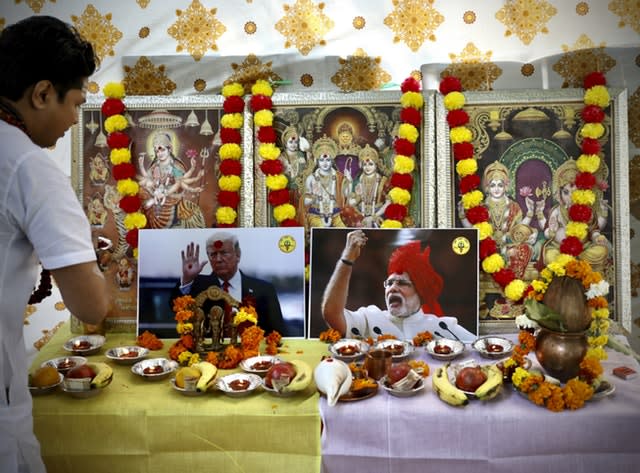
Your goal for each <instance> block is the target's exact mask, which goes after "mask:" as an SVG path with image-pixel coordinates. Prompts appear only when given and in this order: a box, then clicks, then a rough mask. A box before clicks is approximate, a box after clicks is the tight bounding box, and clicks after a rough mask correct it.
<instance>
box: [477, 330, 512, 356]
mask: <svg viewBox="0 0 640 473" xmlns="http://www.w3.org/2000/svg"><path fill="white" fill-rule="evenodd" d="M471 347H472V348H473V349H474V350H476V351H477V352H478V353H480V356H483V357H484V358H489V359H496V358H505V357H507V356H509V355H510V354H511V352H512V351H513V343H512V342H511V341H510V340H507V339H506V338H502V337H496V336H493V335H491V336H488V337H480V338H478V339H476V341H475V342H473V343H472V344H471Z"/></svg>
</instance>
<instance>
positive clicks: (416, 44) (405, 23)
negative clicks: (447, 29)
mask: <svg viewBox="0 0 640 473" xmlns="http://www.w3.org/2000/svg"><path fill="white" fill-rule="evenodd" d="M433 2H434V0H393V11H392V12H391V13H390V14H389V15H388V16H386V17H385V19H384V24H385V26H388V27H389V28H390V29H391V31H393V33H394V35H395V36H394V37H393V42H394V43H398V42H400V41H404V42H405V44H406V45H407V46H409V49H411V51H413V52H416V51H417V50H418V49H420V46H422V44H423V43H424V42H425V40H427V39H428V40H430V41H435V40H436V35H435V34H434V32H435V30H436V29H437V28H438V27H439V26H440V25H441V24H442V23H443V22H444V16H442V15H441V14H440V12H439V11H438V10H436V9H435V8H433V7H432V6H431V5H432V4H433Z"/></svg>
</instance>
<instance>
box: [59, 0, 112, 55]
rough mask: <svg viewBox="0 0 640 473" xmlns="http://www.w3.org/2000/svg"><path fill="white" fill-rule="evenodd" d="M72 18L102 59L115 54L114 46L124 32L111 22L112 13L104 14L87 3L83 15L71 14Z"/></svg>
mask: <svg viewBox="0 0 640 473" xmlns="http://www.w3.org/2000/svg"><path fill="white" fill-rule="evenodd" d="M71 20H72V21H73V25H74V26H75V27H76V28H77V30H78V31H79V32H80V34H81V35H82V36H84V37H85V38H87V40H89V41H90V42H91V44H92V45H93V49H94V50H95V53H96V56H98V57H99V58H100V60H103V59H104V58H105V57H106V56H113V55H114V52H113V47H114V46H115V45H116V44H117V43H118V41H120V40H121V39H122V32H121V31H120V30H119V29H118V28H116V27H115V26H114V25H113V24H111V13H107V14H106V15H104V16H102V15H101V14H100V12H99V11H98V10H96V9H95V7H94V6H93V5H87V7H86V8H85V10H84V12H83V13H82V15H80V16H79V17H78V16H76V15H71Z"/></svg>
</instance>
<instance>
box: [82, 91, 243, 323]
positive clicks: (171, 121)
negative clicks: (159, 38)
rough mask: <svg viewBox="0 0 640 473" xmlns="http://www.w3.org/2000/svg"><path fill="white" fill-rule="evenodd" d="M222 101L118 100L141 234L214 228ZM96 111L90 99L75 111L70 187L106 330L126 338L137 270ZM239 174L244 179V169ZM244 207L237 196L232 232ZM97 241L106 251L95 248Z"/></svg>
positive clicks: (101, 100)
mask: <svg viewBox="0 0 640 473" xmlns="http://www.w3.org/2000/svg"><path fill="white" fill-rule="evenodd" d="M222 101H223V98H222V97H221V96H220V97H213V96H211V97H146V96H144V97H143V96H138V97H125V99H124V103H125V106H126V110H125V112H124V116H125V118H126V119H127V121H128V122H129V123H128V125H129V126H128V127H127V128H126V129H125V130H124V132H125V133H126V134H127V135H128V137H129V138H130V144H129V150H130V153H131V160H130V162H131V164H133V166H134V168H135V176H133V177H132V179H133V180H134V181H135V182H136V183H137V184H138V186H139V192H138V197H139V198H140V201H141V206H140V210H139V211H140V212H141V213H143V214H144V216H145V217H146V222H147V223H146V226H145V228H149V229H169V228H208V227H212V226H215V223H216V222H215V219H216V209H217V206H218V204H217V198H216V196H217V193H218V190H219V189H218V187H219V186H218V177H219V174H220V173H219V164H220V159H219V156H218V150H219V148H220V146H221V142H220V133H219V130H220V119H221V115H222V113H223V110H222ZM103 103H104V98H101V97H92V98H90V99H89V101H88V102H87V103H85V104H83V105H82V107H81V111H80V116H79V121H78V125H77V127H74V137H73V147H74V151H73V158H72V159H73V163H72V164H73V165H72V181H73V184H74V186H75V188H76V190H77V193H78V198H79V199H80V201H81V202H82V204H83V206H84V208H85V211H86V214H87V217H88V219H89V221H90V223H91V229H92V236H93V239H94V241H96V248H97V249H98V253H99V258H100V261H99V263H100V267H101V269H102V270H103V271H104V274H105V277H106V279H107V281H108V282H109V290H110V291H111V296H112V300H113V301H114V303H113V308H112V311H111V313H110V314H109V316H108V317H107V322H106V324H107V329H108V330H112V331H129V330H130V331H134V330H135V324H136V307H137V293H138V291H137V262H136V259H135V257H134V255H133V248H132V246H131V245H130V244H129V242H128V241H127V238H126V235H127V232H128V228H127V226H126V224H125V216H126V213H125V211H124V210H123V209H122V208H121V206H120V202H121V199H122V195H121V193H120V191H119V190H118V184H117V182H118V181H117V179H122V177H118V175H116V176H114V172H113V169H114V164H113V162H112V160H111V159H110V153H111V149H110V147H109V145H108V142H107V138H108V135H109V133H108V130H107V129H106V128H105V119H104V116H103V115H102V113H101V107H102V104H103ZM111 131H113V130H111ZM244 155H245V156H246V153H244ZM246 159H249V158H248V157H247V158H246ZM243 168H244V170H245V171H246V172H247V173H248V174H250V173H251V168H250V167H248V166H243ZM247 168H248V170H247ZM116 174H117V172H116ZM249 181H250V179H249ZM249 192H251V189H249ZM247 202H249V203H250V202H251V197H250V196H249V197H248V198H247V195H246V193H244V191H242V192H241V202H240V205H239V209H238V223H239V226H250V222H251V221H252V220H251V218H252V209H251V206H250V205H248V206H247ZM99 241H102V242H105V241H109V242H110V244H108V245H107V246H106V247H105V246H104V245H102V246H101V247H100V248H98V242H99Z"/></svg>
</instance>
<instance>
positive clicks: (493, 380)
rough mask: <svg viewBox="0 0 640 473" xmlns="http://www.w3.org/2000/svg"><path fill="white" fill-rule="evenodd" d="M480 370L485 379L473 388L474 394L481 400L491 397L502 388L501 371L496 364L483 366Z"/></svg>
mask: <svg viewBox="0 0 640 473" xmlns="http://www.w3.org/2000/svg"><path fill="white" fill-rule="evenodd" d="M482 371H484V372H485V374H486V375H487V380H486V381H485V382H484V383H482V384H481V385H480V386H478V388H477V389H476V390H475V393H474V394H475V395H476V397H477V398H478V399H480V400H481V401H488V400H489V399H493V398H494V397H496V396H497V395H498V394H499V393H500V389H501V388H502V371H500V368H498V367H497V366H496V365H488V366H483V367H482Z"/></svg>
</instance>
